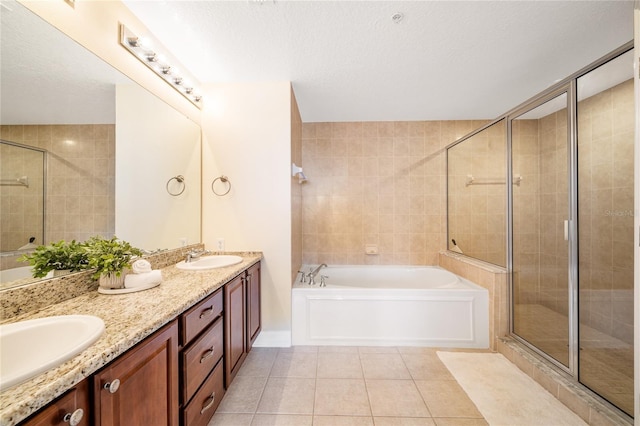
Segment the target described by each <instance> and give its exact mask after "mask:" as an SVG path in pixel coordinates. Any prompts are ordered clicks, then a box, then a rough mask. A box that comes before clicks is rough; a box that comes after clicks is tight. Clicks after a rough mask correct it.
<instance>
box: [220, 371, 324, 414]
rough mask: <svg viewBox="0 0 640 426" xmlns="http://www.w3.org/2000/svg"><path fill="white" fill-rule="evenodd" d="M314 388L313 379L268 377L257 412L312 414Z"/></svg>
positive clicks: (314, 381) (314, 382)
mask: <svg viewBox="0 0 640 426" xmlns="http://www.w3.org/2000/svg"><path fill="white" fill-rule="evenodd" d="M315 387H316V380H315V379H303V378H291V377H288V378H284V377H270V378H269V380H267V384H266V386H265V388H264V392H263V393H262V398H261V399H260V403H259V404H258V409H257V412H258V413H266V414H313V403H314V396H315ZM223 402H224V401H223Z"/></svg>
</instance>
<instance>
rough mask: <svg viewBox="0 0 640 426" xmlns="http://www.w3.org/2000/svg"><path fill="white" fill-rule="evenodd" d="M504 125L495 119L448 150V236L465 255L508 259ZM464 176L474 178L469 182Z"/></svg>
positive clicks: (499, 262)
mask: <svg viewBox="0 0 640 426" xmlns="http://www.w3.org/2000/svg"><path fill="white" fill-rule="evenodd" d="M506 143H507V141H506V125H505V121H504V120H502V121H499V122H497V123H495V124H493V125H492V126H490V127H488V128H486V129H484V130H482V131H481V132H479V133H476V134H475V135H473V136H471V137H470V138H468V139H465V140H464V141H463V142H461V143H460V144H458V145H456V146H454V147H452V148H451V149H449V154H448V155H449V158H448V161H447V167H448V169H449V170H448V192H449V199H448V203H449V206H448V209H449V238H451V239H454V240H455V241H456V244H457V246H458V248H459V249H460V250H462V251H463V252H464V253H465V254H466V255H468V256H471V257H474V258H476V259H481V260H484V261H485V262H490V263H493V264H496V265H500V266H503V267H504V266H506V264H507V255H506V253H507V238H506V199H507V187H506V179H505V175H506ZM469 176H472V177H473V179H474V181H473V182H472V183H471V184H469V182H468V180H469Z"/></svg>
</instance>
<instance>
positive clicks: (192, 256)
mask: <svg viewBox="0 0 640 426" xmlns="http://www.w3.org/2000/svg"><path fill="white" fill-rule="evenodd" d="M205 254H211V252H210V251H209V250H191V251H190V252H189V253H187V258H186V259H185V260H184V263H189V262H191V261H192V260H193V259H197V258H199V257H200V256H203V255H205Z"/></svg>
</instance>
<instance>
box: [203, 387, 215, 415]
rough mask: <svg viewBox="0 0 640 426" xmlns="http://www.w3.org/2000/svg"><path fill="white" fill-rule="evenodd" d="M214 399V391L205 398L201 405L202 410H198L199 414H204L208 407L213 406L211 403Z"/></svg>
mask: <svg viewBox="0 0 640 426" xmlns="http://www.w3.org/2000/svg"><path fill="white" fill-rule="evenodd" d="M215 401H216V393H215V392H214V393H212V394H211V396H210V397H209V398H207V399H206V401H205V405H203V406H202V410H200V414H204V412H205V411H207V410H208V409H209V408H211V407H212V406H213V403H214V402H215Z"/></svg>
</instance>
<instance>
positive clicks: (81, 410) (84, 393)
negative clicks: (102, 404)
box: [20, 380, 91, 426]
mask: <svg viewBox="0 0 640 426" xmlns="http://www.w3.org/2000/svg"><path fill="white" fill-rule="evenodd" d="M90 424H91V411H90V403H89V385H88V384H87V381H86V380H83V381H82V382H80V383H78V384H77V385H76V386H75V387H73V388H72V389H71V390H69V391H68V392H67V393H65V394H64V395H62V396H61V397H60V398H58V399H56V400H55V401H53V402H52V403H50V404H49V405H47V406H46V407H45V408H44V409H43V410H42V411H40V412H39V413H37V414H35V415H34V416H33V417H31V418H29V419H27V420H25V421H24V422H23V423H20V426H69V425H73V426H88V425H90Z"/></svg>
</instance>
